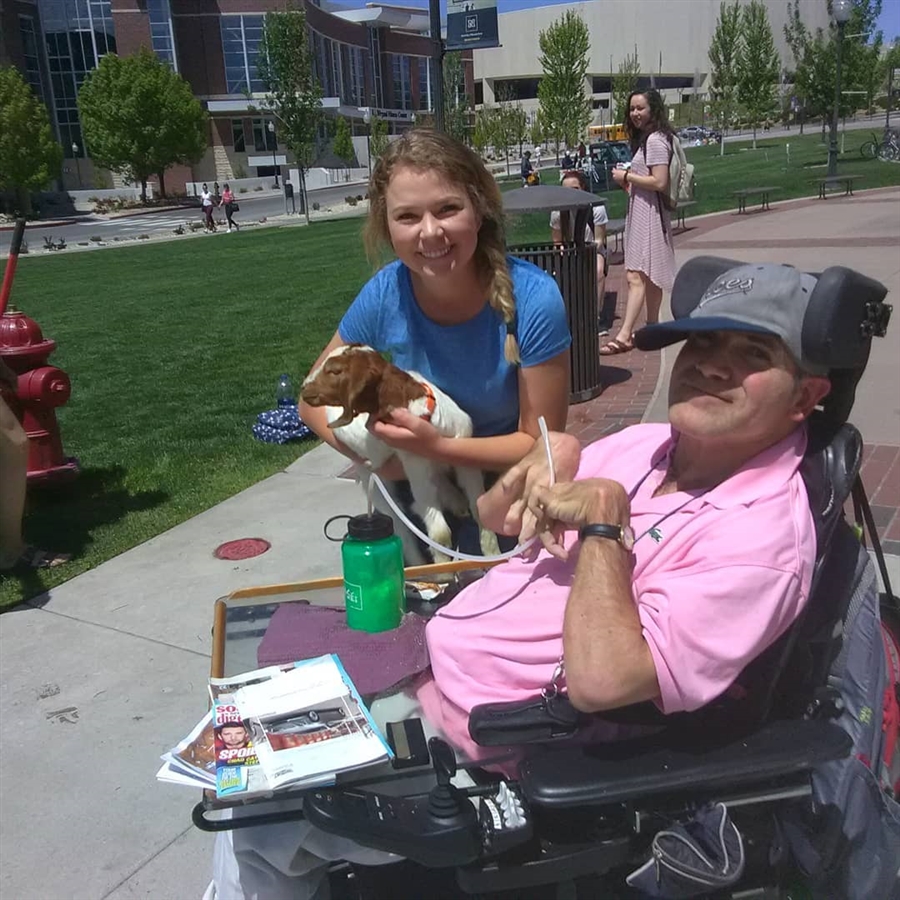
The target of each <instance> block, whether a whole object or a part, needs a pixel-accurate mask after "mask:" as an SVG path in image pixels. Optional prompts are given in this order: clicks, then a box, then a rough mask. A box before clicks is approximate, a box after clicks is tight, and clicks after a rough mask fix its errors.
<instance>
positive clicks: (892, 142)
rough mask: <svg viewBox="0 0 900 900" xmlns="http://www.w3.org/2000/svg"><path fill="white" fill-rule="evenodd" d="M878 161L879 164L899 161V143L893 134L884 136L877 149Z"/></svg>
mask: <svg viewBox="0 0 900 900" xmlns="http://www.w3.org/2000/svg"><path fill="white" fill-rule="evenodd" d="M878 159H879V161H880V162H893V161H894V160H896V159H900V141H898V140H897V135H896V134H894V133H893V132H892V133H891V134H889V135H886V136H885V138H884V140H883V141H882V142H881V145H880V146H879V147H878Z"/></svg>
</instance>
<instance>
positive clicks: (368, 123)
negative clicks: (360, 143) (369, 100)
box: [363, 106, 372, 178]
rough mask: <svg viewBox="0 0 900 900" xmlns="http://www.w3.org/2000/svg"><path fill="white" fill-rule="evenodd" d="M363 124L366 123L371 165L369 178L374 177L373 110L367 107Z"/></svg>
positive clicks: (368, 153)
mask: <svg viewBox="0 0 900 900" xmlns="http://www.w3.org/2000/svg"><path fill="white" fill-rule="evenodd" d="M363 122H365V123H366V162H367V163H368V165H369V178H371V177H372V110H371V109H370V108H369V107H368V106H367V107H366V109H365V112H363Z"/></svg>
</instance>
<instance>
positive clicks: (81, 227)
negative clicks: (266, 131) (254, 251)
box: [0, 184, 365, 255]
mask: <svg viewBox="0 0 900 900" xmlns="http://www.w3.org/2000/svg"><path fill="white" fill-rule="evenodd" d="M350 193H353V194H361V193H365V187H364V185H362V184H345V185H337V186H336V187H329V188H321V189H319V190H317V191H311V192H310V195H309V196H310V203H312V202H316V203H319V204H321V205H322V206H327V205H329V204H332V203H338V202H340V201H342V200H343V199H344V197H346V196H347V195H348V194H350ZM295 200H296V201H297V208H298V210H299V197H295ZM238 203H239V204H240V207H241V209H240V212H239V213H237V214H236V215H235V219H236V220H237V221H238V222H240V221H242V220H244V221H247V220H249V221H255V220H258V219H261V218H262V217H263V216H277V215H282V214H283V213H284V197H283V196H282V194H281V192H278V193H276V192H274V191H267V192H265V193H262V192H260V193H255V192H254V193H251V194H239V195H238ZM220 212H221V216H222V217H224V210H222V211H220ZM202 218H203V217H202V214H201V212H200V210H199V209H191V208H188V209H183V210H168V211H165V212H153V213H140V214H138V215H133V216H121V217H118V218H115V219H107V218H104V217H103V216H94V215H81V216H79V217H78V218H77V220H76V221H75V222H73V223H72V224H65V225H53V226H51V227H34V226H31V225H29V226H28V227H27V228H26V230H25V240H26V241H27V242H28V245H29V250H31V251H35V250H41V249H42V248H43V246H44V238H45V237H49V238H52V239H53V240H55V241H58V240H59V239H60V238H65V240H66V243H68V244H77V243H78V242H79V241H88V240H90V239H91V238H92V237H96V236H100V237H102V238H103V240H104V241H112V240H113V238H116V237H132V238H133V237H136V236H137V235H139V234H152V233H153V232H158V231H169V232H171V231H172V230H173V229H174V228H175V227H176V226H178V225H183V224H184V223H185V222H188V221H201V220H202ZM217 218H218V215H217ZM11 240H12V231H0V255H3V254H5V253H7V252H8V251H9V244H10V241H11Z"/></svg>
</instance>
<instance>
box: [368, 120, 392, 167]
mask: <svg viewBox="0 0 900 900" xmlns="http://www.w3.org/2000/svg"><path fill="white" fill-rule="evenodd" d="M369 128H370V129H371V134H370V137H369V152H370V153H371V154H372V159H378V157H379V156H381V154H382V153H384V151H385V150H387V146H388V125H387V122H385V121H384V119H379V118H378V116H372V118H371V120H370V122H369Z"/></svg>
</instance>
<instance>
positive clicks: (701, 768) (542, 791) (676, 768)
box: [520, 720, 852, 809]
mask: <svg viewBox="0 0 900 900" xmlns="http://www.w3.org/2000/svg"><path fill="white" fill-rule="evenodd" d="M660 742H662V745H661V746H660ZM635 743H636V742H631V741H623V742H621V743H618V744H608V745H602V746H592V747H568V748H565V749H556V750H549V751H547V752H545V753H543V754H541V755H539V756H534V757H531V758H530V759H528V760H526V761H525V762H524V763H523V764H522V767H521V770H520V782H521V785H522V788H523V791H524V793H525V796H526V797H527V798H528V800H529V801H530V802H531V803H533V804H535V805H537V806H543V807H548V808H556V809H562V808H565V807H570V806H600V805H607V804H610V803H621V802H623V801H628V800H635V799H638V798H642V797H647V796H650V795H655V794H671V793H679V792H683V791H690V790H694V791H696V790H698V789H703V790H706V789H708V788H721V787H730V788H732V787H735V786H738V785H742V784H749V783H751V782H761V781H765V780H768V779H771V778H776V777H779V776H785V775H791V774H796V773H800V772H803V771H807V770H809V769H811V768H813V767H814V766H817V765H820V764H822V763H825V762H829V761H830V760H834V759H840V758H841V757H844V756H846V755H847V754H848V753H849V752H850V748H851V745H852V742H851V740H850V736H849V735H848V734H847V733H846V732H845V731H844V730H843V729H841V728H839V727H838V726H837V725H834V724H833V723H831V722H824V721H816V720H784V721H775V722H770V723H768V724H767V725H765V726H763V727H762V728H761V729H759V730H758V731H756V732H754V733H752V734H749V735H746V736H743V737H741V738H739V739H737V740H732V741H730V742H728V743H717V744H716V745H715V746H710V747H702V748H698V747H696V746H693V747H692V746H690V745H687V744H686V743H685V742H684V740H683V736H681V737H679V738H676V739H675V740H670V741H668V742H666V735H665V734H664V733H663V734H660V735H655V736H654V737H652V738H649V739H641V741H640V742H639V743H638V745H639V747H640V751H636V746H635Z"/></svg>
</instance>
